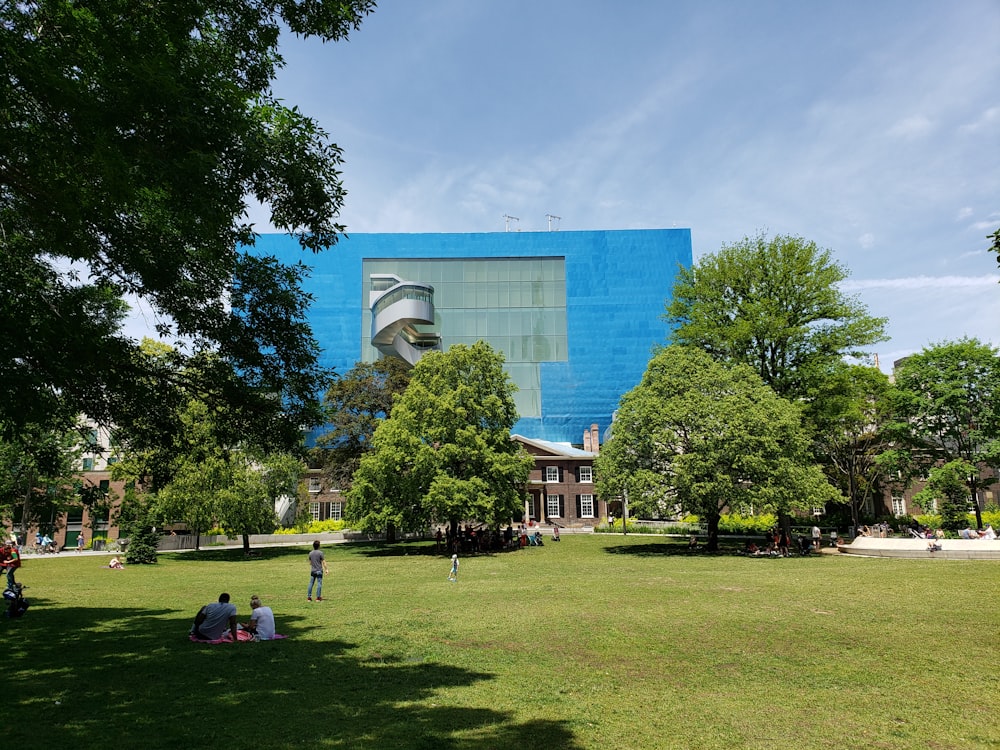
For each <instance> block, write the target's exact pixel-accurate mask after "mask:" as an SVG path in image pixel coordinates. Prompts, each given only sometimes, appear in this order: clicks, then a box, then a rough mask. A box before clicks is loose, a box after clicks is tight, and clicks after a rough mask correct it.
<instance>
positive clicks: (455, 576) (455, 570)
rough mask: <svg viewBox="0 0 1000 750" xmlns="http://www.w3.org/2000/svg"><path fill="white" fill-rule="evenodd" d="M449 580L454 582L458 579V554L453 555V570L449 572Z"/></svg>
mask: <svg viewBox="0 0 1000 750" xmlns="http://www.w3.org/2000/svg"><path fill="white" fill-rule="evenodd" d="M448 580H449V581H451V582H452V583H454V582H455V581H457V580H458V555H452V556H451V572H450V573H448Z"/></svg>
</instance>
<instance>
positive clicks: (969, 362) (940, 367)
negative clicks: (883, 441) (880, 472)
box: [883, 338, 1000, 528]
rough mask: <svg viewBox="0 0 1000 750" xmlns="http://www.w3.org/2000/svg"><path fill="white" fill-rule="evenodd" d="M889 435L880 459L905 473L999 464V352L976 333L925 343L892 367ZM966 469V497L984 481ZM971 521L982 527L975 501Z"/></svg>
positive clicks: (971, 495)
mask: <svg viewBox="0 0 1000 750" xmlns="http://www.w3.org/2000/svg"><path fill="white" fill-rule="evenodd" d="M895 376H896V377H895V380H896V383H895V386H896V387H895V389H894V391H893V398H892V408H893V414H894V416H895V421H894V422H893V423H892V425H891V430H892V435H893V437H894V438H895V439H896V440H897V441H898V443H899V447H898V448H896V449H895V450H894V451H892V452H887V454H886V456H885V458H884V459H883V461H884V463H885V465H886V467H887V468H896V469H897V470H898V471H900V472H901V473H903V474H904V476H906V477H907V478H912V477H914V476H915V475H917V474H919V473H924V472H928V471H929V470H930V469H931V468H932V467H934V466H936V465H938V464H940V463H942V462H945V463H947V462H952V461H964V462H966V463H968V464H971V465H973V466H976V467H982V466H991V467H996V466H1000V355H998V353H997V350H996V349H994V348H993V347H991V346H988V345H986V344H983V343H981V342H979V341H977V340H976V339H968V338H964V339H960V340H959V341H953V342H944V343H940V344H935V345H933V346H930V347H927V348H926V349H924V350H923V351H921V352H918V353H917V354H914V355H912V356H910V357H907V358H906V359H905V360H903V361H902V362H901V363H900V364H899V366H898V367H897V368H896V373H895ZM988 483H989V480H981V479H980V472H979V471H978V469H977V470H976V471H973V472H970V473H969V474H968V475H967V479H966V486H967V488H968V493H969V495H970V498H973V497H974V495H975V492H976V490H977V489H978V488H979V487H980V486H983V485H984V484H988ZM973 504H974V505H975V507H976V513H977V524H978V525H979V526H980V528H981V527H982V519H981V517H980V511H979V505H978V503H973Z"/></svg>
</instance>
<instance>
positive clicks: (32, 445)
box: [0, 424, 101, 533]
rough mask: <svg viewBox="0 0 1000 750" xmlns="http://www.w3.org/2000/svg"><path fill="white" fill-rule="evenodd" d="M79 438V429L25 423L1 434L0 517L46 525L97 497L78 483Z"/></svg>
mask: <svg viewBox="0 0 1000 750" xmlns="http://www.w3.org/2000/svg"><path fill="white" fill-rule="evenodd" d="M83 445H84V442H83V436H82V435H81V433H80V432H79V431H78V430H75V429H69V430H56V429H51V428H46V427H43V426H41V425H37V424H28V425H25V426H24V427H23V428H22V430H21V432H20V433H19V434H18V435H12V436H11V437H10V438H9V439H7V440H4V439H0V521H3V522H9V523H12V524H14V525H16V526H19V527H20V531H21V532H23V533H26V532H27V530H28V528H29V527H31V526H39V525H41V526H42V527H43V531H47V532H49V533H51V532H52V531H53V530H54V529H52V528H51V527H47V528H46V527H45V524H47V523H49V522H50V520H51V519H54V518H56V517H58V516H59V514H60V513H62V512H63V511H64V510H65V509H66V508H67V507H68V506H70V505H78V504H80V503H81V502H85V503H87V504H91V503H94V502H98V501H99V500H100V499H101V498H99V497H98V496H97V493H92V492H89V491H88V490H87V489H86V488H84V487H83V484H82V482H81V481H80V479H79V474H78V472H77V471H76V465H77V460H78V459H79V456H80V453H81V451H82V448H83Z"/></svg>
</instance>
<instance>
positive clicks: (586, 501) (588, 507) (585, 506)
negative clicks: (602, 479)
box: [580, 495, 594, 518]
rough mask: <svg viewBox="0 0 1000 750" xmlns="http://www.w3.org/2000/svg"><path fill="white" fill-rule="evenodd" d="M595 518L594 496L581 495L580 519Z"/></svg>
mask: <svg viewBox="0 0 1000 750" xmlns="http://www.w3.org/2000/svg"><path fill="white" fill-rule="evenodd" d="M593 517H594V496H593V495H580V518H593Z"/></svg>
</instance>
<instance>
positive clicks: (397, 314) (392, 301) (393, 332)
mask: <svg viewBox="0 0 1000 750" xmlns="http://www.w3.org/2000/svg"><path fill="white" fill-rule="evenodd" d="M370 278H371V282H372V286H371V292H370V293H369V295H368V304H369V306H370V308H371V313H372V331H371V336H372V346H374V347H375V348H376V349H378V350H379V351H380V352H382V354H384V355H386V356H388V357H398V358H400V359H402V360H403V361H404V362H408V363H409V364H410V365H411V366H412V365H415V364H416V363H417V361H418V360H419V359H420V358H421V357H422V356H423V355H424V352H428V351H432V350H437V351H440V350H441V334H439V333H436V332H424V331H418V330H417V328H416V326H417V325H433V324H434V287H432V286H431V285H430V284H421V283H419V282H416V281H404V280H403V279H401V278H399V277H398V276H396V275H395V274H391V273H373V274H372V275H371V276H370Z"/></svg>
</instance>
